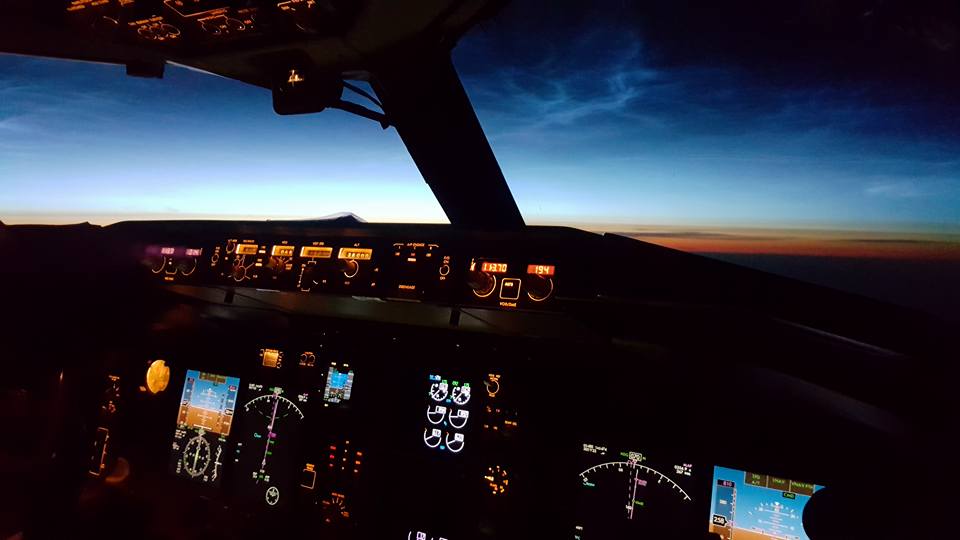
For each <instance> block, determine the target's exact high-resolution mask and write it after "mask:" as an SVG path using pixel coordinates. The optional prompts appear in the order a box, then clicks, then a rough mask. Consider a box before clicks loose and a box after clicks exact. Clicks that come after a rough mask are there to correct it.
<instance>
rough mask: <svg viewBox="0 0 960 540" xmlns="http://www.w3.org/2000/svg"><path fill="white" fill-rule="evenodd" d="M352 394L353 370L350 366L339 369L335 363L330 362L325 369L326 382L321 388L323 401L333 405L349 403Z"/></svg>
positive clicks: (345, 365) (346, 365)
mask: <svg viewBox="0 0 960 540" xmlns="http://www.w3.org/2000/svg"><path fill="white" fill-rule="evenodd" d="M352 392H353V370H352V369H350V365H349V364H343V366H342V367H339V366H337V363H336V362H331V363H330V367H329V369H327V382H326V383H325V384H324V386H323V401H324V402H325V403H333V404H337V403H341V402H343V401H350V394H351V393H352Z"/></svg>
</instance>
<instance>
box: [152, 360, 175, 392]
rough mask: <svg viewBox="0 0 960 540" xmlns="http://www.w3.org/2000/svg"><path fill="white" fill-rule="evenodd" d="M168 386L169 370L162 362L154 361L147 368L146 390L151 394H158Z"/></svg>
mask: <svg viewBox="0 0 960 540" xmlns="http://www.w3.org/2000/svg"><path fill="white" fill-rule="evenodd" d="M168 384H170V368H169V367H167V363H166V362H164V361H163V360H154V361H153V362H151V363H150V367H149V368H147V390H149V391H150V393H151V394H159V393H160V392H163V391H164V390H166V389H167V385H168Z"/></svg>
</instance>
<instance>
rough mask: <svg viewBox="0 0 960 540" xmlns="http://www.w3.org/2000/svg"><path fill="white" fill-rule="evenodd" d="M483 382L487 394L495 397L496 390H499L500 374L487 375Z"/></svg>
mask: <svg viewBox="0 0 960 540" xmlns="http://www.w3.org/2000/svg"><path fill="white" fill-rule="evenodd" d="M483 384H484V385H485V386H486V387H487V395H489V396H490V397H496V395H497V392H499V391H500V376H499V375H488V376H487V380H485V381H483Z"/></svg>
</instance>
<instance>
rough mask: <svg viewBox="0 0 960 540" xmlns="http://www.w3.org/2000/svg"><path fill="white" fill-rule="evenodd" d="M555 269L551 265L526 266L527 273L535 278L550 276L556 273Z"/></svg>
mask: <svg viewBox="0 0 960 540" xmlns="http://www.w3.org/2000/svg"><path fill="white" fill-rule="evenodd" d="M556 271H557V267H556V266H554V265H552V264H530V265H527V273H528V274H533V275H536V276H552V275H554V274H555V273H556Z"/></svg>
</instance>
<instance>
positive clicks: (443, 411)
mask: <svg viewBox="0 0 960 540" xmlns="http://www.w3.org/2000/svg"><path fill="white" fill-rule="evenodd" d="M446 416H447V408H446V407H444V406H443V405H433V406H431V407H427V421H428V422H430V423H431V424H439V423H440V422H443V419H444V418H446Z"/></svg>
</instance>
